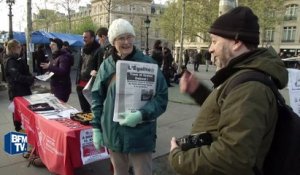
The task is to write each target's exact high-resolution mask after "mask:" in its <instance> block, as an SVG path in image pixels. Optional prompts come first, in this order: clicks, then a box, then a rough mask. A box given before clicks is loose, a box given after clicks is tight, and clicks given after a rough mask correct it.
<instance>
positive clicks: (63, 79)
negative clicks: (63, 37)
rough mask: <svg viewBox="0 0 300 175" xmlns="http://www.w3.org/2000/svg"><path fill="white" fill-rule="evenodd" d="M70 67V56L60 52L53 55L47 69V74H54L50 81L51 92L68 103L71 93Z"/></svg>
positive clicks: (71, 60)
mask: <svg viewBox="0 0 300 175" xmlns="http://www.w3.org/2000/svg"><path fill="white" fill-rule="evenodd" d="M72 65H73V59H72V55H70V53H68V52H66V51H64V50H60V51H57V52H56V53H54V54H53V61H52V62H51V63H50V66H49V68H48V71H49V72H53V73H54V75H53V76H52V77H51V81H50V86H51V92H52V93H53V94H54V95H55V96H56V97H57V98H58V99H60V100H62V101H64V102H67V101H68V99H69V95H70V93H71V78H70V72H71V67H72Z"/></svg>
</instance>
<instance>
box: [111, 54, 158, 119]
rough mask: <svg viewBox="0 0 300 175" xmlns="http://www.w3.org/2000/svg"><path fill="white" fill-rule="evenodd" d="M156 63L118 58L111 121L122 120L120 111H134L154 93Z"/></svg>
mask: <svg viewBox="0 0 300 175" xmlns="http://www.w3.org/2000/svg"><path fill="white" fill-rule="evenodd" d="M157 70H158V66H157V64H151V63H141V62H133V61H123V60H119V61H118V62H117V65H116V98H115V108H114V117H113V121H115V122H120V121H122V120H123V118H121V116H120V115H119V114H120V113H123V112H125V111H130V112H134V111H136V110H139V109H140V108H141V107H143V106H144V105H145V104H146V103H147V102H148V101H150V100H151V98H152V97H153V96H154V95H155V89H156V82H157Z"/></svg>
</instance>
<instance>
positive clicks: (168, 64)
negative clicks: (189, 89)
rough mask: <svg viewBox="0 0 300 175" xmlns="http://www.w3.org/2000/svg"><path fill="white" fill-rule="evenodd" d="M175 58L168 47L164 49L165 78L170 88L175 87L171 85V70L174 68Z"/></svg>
mask: <svg viewBox="0 0 300 175" xmlns="http://www.w3.org/2000/svg"><path fill="white" fill-rule="evenodd" d="M172 62H173V56H172V53H171V50H170V49H169V48H168V47H163V68H162V71H163V74H164V76H165V79H166V82H167V85H168V87H173V85H172V84H171V83H170V77H171V68H172Z"/></svg>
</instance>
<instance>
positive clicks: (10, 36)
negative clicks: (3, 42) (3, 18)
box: [6, 0, 15, 40]
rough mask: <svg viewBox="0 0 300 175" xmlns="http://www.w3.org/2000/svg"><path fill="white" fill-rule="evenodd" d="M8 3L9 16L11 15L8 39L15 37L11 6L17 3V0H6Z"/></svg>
mask: <svg viewBox="0 0 300 175" xmlns="http://www.w3.org/2000/svg"><path fill="white" fill-rule="evenodd" d="M6 3H7V5H8V7H9V13H8V17H9V31H8V39H9V40H11V39H13V38H14V36H13V28H12V16H13V14H12V12H11V6H12V5H13V4H14V3H15V0H6Z"/></svg>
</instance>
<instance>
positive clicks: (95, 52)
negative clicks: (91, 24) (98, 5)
mask: <svg viewBox="0 0 300 175" xmlns="http://www.w3.org/2000/svg"><path fill="white" fill-rule="evenodd" d="M83 41H84V46H83V49H82V56H81V58H80V62H79V65H78V71H77V79H76V86H77V87H76V91H77V94H78V99H79V103H80V107H81V110H82V112H85V113H88V112H91V106H90V104H89V102H88V101H87V100H86V98H85V97H84V95H83V93H82V90H83V89H84V87H85V86H86V84H87V83H88V81H89V80H90V78H91V77H92V76H94V77H96V74H97V71H98V69H99V67H100V65H101V63H102V61H103V54H104V52H103V51H102V50H103V49H101V48H100V44H99V43H98V42H97V41H96V35H95V32H94V31H92V30H87V31H85V32H84V33H83Z"/></svg>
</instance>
